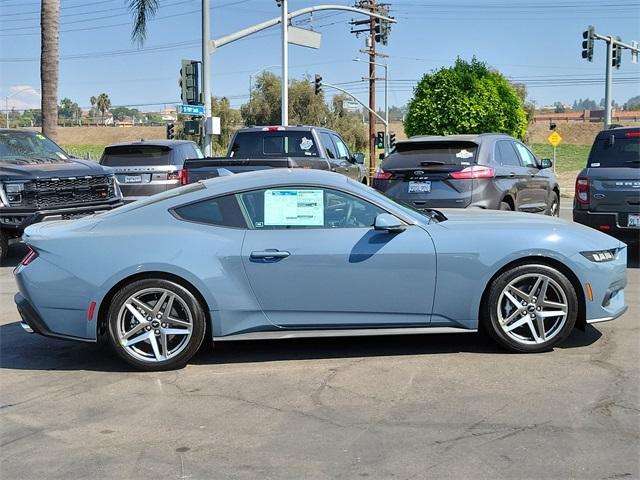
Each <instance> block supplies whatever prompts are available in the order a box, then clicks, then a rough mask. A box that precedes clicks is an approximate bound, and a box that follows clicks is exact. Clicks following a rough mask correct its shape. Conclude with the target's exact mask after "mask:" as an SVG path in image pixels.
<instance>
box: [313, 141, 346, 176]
mask: <svg viewBox="0 0 640 480" xmlns="http://www.w3.org/2000/svg"><path fill="white" fill-rule="evenodd" d="M320 141H321V142H322V146H323V147H324V149H325V153H326V155H327V160H329V164H330V165H331V171H332V172H336V173H340V174H342V175H349V168H348V167H349V165H348V162H345V161H344V160H342V159H340V158H339V156H338V149H337V148H336V145H335V143H333V138H332V136H331V134H330V133H329V132H320Z"/></svg>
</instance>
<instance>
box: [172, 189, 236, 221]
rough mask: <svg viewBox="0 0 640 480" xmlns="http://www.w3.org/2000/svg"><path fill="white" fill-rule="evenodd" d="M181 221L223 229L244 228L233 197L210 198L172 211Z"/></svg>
mask: <svg viewBox="0 0 640 480" xmlns="http://www.w3.org/2000/svg"><path fill="white" fill-rule="evenodd" d="M174 211H175V212H176V214H177V215H178V216H179V217H180V218H182V219H183V220H189V221H191V222H198V223H207V224H209V225H219V226H223V227H235V228H246V226H247V225H246V222H245V221H244V217H243V216H242V211H241V210H240V207H239V206H238V201H237V200H236V197H235V195H228V196H226V197H218V198H210V199H207V200H203V201H201V202H197V203H192V204H190V205H185V206H184V207H179V208H176V209H174Z"/></svg>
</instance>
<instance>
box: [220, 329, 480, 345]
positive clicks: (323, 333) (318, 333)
mask: <svg viewBox="0 0 640 480" xmlns="http://www.w3.org/2000/svg"><path fill="white" fill-rule="evenodd" d="M477 331H478V330H476V329H467V328H456V327H414V328H360V329H352V330H347V329H342V330H341V329H336V330H279V331H272V332H249V333H239V334H237V335H227V336H225V337H213V341H214V342H228V341H233V340H278V339H287V338H318V337H372V336H378V335H416V334H426V333H475V332H477Z"/></svg>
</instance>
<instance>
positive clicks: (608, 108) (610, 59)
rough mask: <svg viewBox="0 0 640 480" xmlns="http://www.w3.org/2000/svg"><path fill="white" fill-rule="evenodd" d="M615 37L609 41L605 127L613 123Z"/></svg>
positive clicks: (606, 71) (605, 82)
mask: <svg viewBox="0 0 640 480" xmlns="http://www.w3.org/2000/svg"><path fill="white" fill-rule="evenodd" d="M612 64H613V37H609V39H608V41H607V68H606V70H605V80H604V128H609V125H611V84H612V78H611V76H612V75H611V71H612V69H613V65H612Z"/></svg>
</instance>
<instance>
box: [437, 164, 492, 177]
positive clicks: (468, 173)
mask: <svg viewBox="0 0 640 480" xmlns="http://www.w3.org/2000/svg"><path fill="white" fill-rule="evenodd" d="M495 176H496V171H495V170H494V169H493V168H491V167H482V166H480V165H474V166H473V167H467V168H464V169H462V170H460V171H459V172H451V173H449V177H451V178H455V179H456V180H461V179H470V178H493V177H495Z"/></svg>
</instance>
